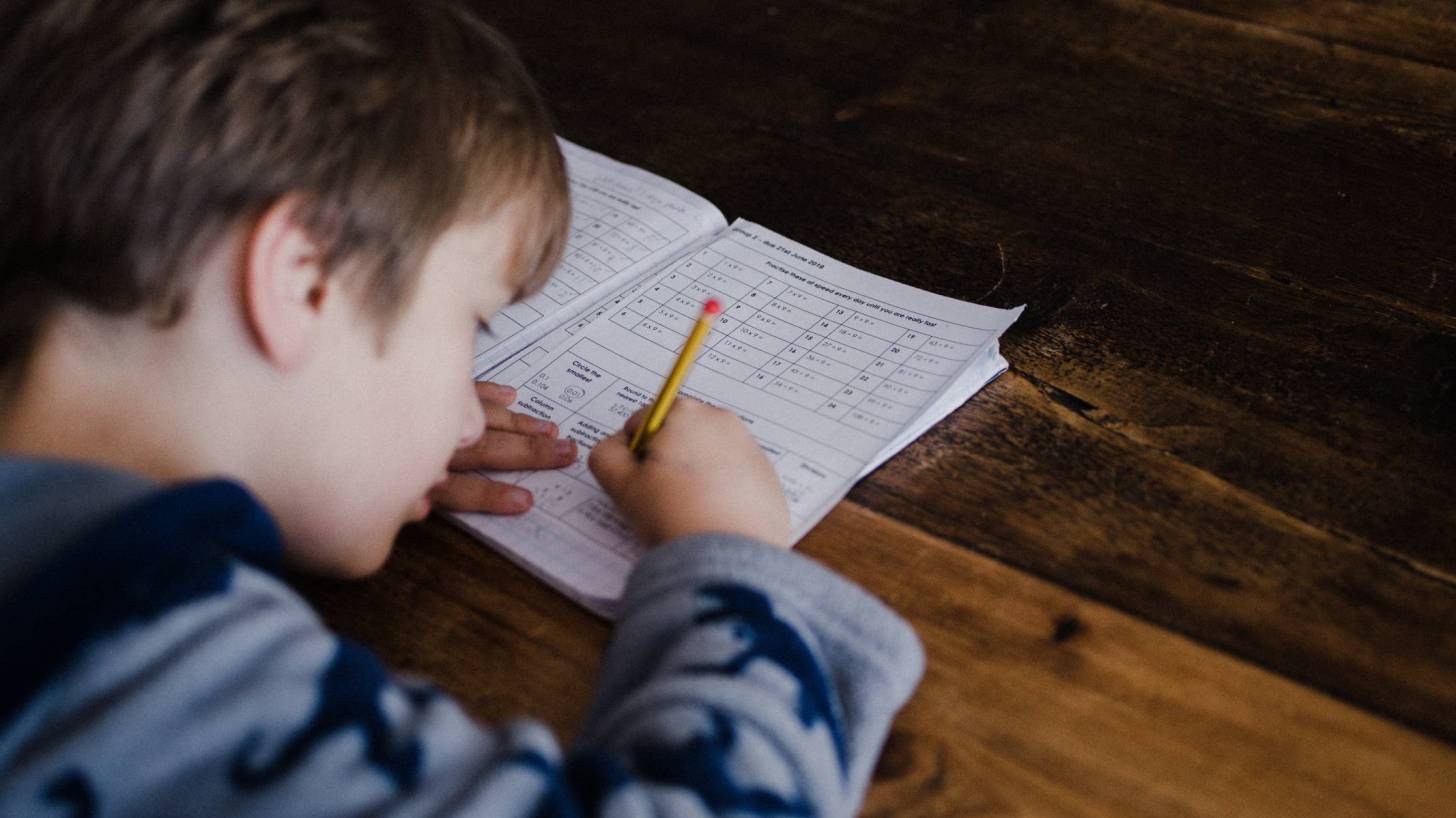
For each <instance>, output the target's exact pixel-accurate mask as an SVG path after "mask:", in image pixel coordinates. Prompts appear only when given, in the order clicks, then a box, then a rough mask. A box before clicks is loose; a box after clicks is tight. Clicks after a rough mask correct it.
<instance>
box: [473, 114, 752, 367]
mask: <svg viewBox="0 0 1456 818" xmlns="http://www.w3.org/2000/svg"><path fill="white" fill-rule="evenodd" d="M558 141H559V142H560V144H561V152H562V155H563V156H565V158H566V167H567V175H568V177H569V179H570V182H571V234H570V236H569V238H568V240H567V245H566V251H565V253H564V254H563V257H562V260H561V264H560V265H559V266H558V267H557V268H556V270H555V271H554V272H553V273H552V274H551V279H550V280H549V281H548V282H547V283H546V287H545V288H544V289H543V290H542V291H541V292H539V293H536V294H535V295H533V296H531V297H530V298H527V299H525V300H524V301H521V302H520V303H517V304H512V305H510V306H508V307H506V308H505V309H503V310H501V311H500V312H499V313H498V314H497V315H496V316H495V317H494V318H493V319H491V322H490V331H489V332H486V331H485V330H481V332H480V333H479V334H478V335H477V336H476V339H475V366H474V372H475V375H476V376H477V377H478V376H479V375H480V374H481V373H482V372H484V371H485V370H487V369H489V368H491V367H492V366H495V365H496V364H498V363H500V362H501V361H503V360H505V359H506V358H508V357H510V356H511V355H513V354H515V353H516V352H519V351H520V350H522V349H525V348H526V347H527V346H529V345H531V344H532V343H534V342H535V341H537V340H539V339H540V338H541V337H543V336H544V335H546V334H547V333H549V332H550V331H551V330H553V329H555V328H556V327H558V326H560V325H562V324H565V323H567V322H569V321H571V320H573V319H575V318H577V317H579V316H581V315H582V314H583V313H585V312H587V311H588V310H589V309H590V308H591V307H592V305H593V304H595V303H596V302H597V301H598V300H600V299H601V298H603V297H604V296H606V295H607V294H609V293H611V292H612V291H613V290H615V289H618V288H620V287H621V286H622V285H623V284H624V283H626V282H630V281H632V280H633V279H636V278H639V277H641V276H643V275H645V274H647V273H648V272H649V271H651V270H653V269H654V268H656V267H657V266H658V265H661V264H663V263H664V262H667V261H669V260H671V259H673V258H675V257H677V256H679V255H681V254H682V253H683V252H685V251H687V250H690V249H691V248H693V247H695V246H697V245H701V244H702V243H704V242H705V241H707V240H708V239H709V238H710V237H711V236H713V235H715V234H717V233H719V232H721V231H722V230H723V228H724V227H726V226H727V222H726V221H725V220H724V219H723V214H722V213H721V212H720V211H719V210H718V208H716V207H714V206H713V204H712V203H711V202H709V201H708V200H707V199H704V198H703V197H701V196H699V195H697V194H696V193H693V192H692V191H690V190H688V189H687V188H684V187H682V186H681V185H678V184H677V183H676V182H672V181H669V180H667V179H664V178H662V177H660V176H656V175H653V174H651V173H649V172H647V171H645V170H642V169H641V168H635V167H632V166H630V165H624V164H622V163H621V162H618V161H616V160H614V159H609V158H607V157H605V156H603V155H601V154H599V153H595V152H593V151H589V150H587V149H586V148H583V147H581V146H580V145H576V144H573V143H571V142H568V141H566V140H565V139H558Z"/></svg>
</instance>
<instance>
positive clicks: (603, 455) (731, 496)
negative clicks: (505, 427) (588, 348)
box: [588, 399, 790, 548]
mask: <svg viewBox="0 0 1456 818" xmlns="http://www.w3.org/2000/svg"><path fill="white" fill-rule="evenodd" d="M646 415H647V410H646V409H643V410H641V411H639V412H637V414H635V415H633V416H632V417H631V418H630V419H629V420H628V421H627V426H626V428H624V429H623V430H622V431H620V432H618V433H616V434H615V435H612V436H611V437H609V438H606V439H605V440H602V441H601V442H600V443H598V444H597V445H596V447H595V448H594V449H593V450H592V453H591V457H590V458H589V459H588V465H590V466H591V470H592V474H595V475H596V477H597V480H598V481H599V482H600V483H601V484H602V488H604V489H606V491H607V494H609V495H611V497H612V499H613V500H615V501H616V503H617V505H618V507H620V508H621V509H622V511H623V513H624V514H626V515H627V518H628V519H629V520H631V522H632V524H633V526H634V527H636V529H637V532H638V534H639V535H640V536H641V537H642V539H643V541H644V542H646V543H647V544H648V545H660V544H662V543H664V542H667V541H668V540H671V539H673V538H676V537H682V536H685V535H688V534H706V533H719V532H721V533H730V534H742V535H744V536H747V537H752V538H754V539H757V540H762V541H764V542H766V543H769V544H771V545H776V546H778V547H780V548H788V547H789V545H790V543H789V506H788V503H787V502H786V501H785V500H784V492H783V489H782V488H781V487H780V485H779V478H778V475H777V474H776V473H775V472H774V469H773V465H772V464H771V463H769V462H768V458H767V457H765V456H764V453H763V450H762V449H760V448H759V446H758V443H757V442H755V441H754V439H753V438H752V437H751V436H749V434H748V429H747V428H746V427H744V425H743V421H741V420H739V419H738V417H737V416H736V415H734V414H733V413H732V412H729V411H727V410H724V409H718V408H716V407H713V406H709V405H707V404H705V403H702V402H700V401H696V400H690V399H688V400H679V401H677V402H675V403H674V404H673V407H672V410H671V411H670V412H668V415H667V419H666V420H665V421H664V422H663V424H662V428H660V429H658V430H657V434H655V435H653V436H652V440H651V442H650V444H649V446H648V448H647V455H646V457H644V458H642V459H640V460H639V459H638V458H637V455H635V454H633V453H632V450H631V449H630V448H628V446H627V441H628V440H630V439H631V436H632V434H633V433H634V432H636V431H637V427H638V425H640V424H641V423H642V421H643V419H644V418H645V417H646Z"/></svg>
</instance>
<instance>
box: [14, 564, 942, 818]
mask: <svg viewBox="0 0 1456 818" xmlns="http://www.w3.org/2000/svg"><path fill="white" fill-rule="evenodd" d="M922 663H923V659H922V658H921V653H920V649H919V646H918V643H917V642H916V641H915V639H914V637H913V635H912V634H911V633H910V631H909V629H908V627H906V626H905V625H904V624H903V623H901V622H900V621H899V620H898V619H896V618H895V617H894V616H893V615H892V614H890V613H889V612H888V610H886V609H885V608H884V607H883V606H881V605H880V604H879V603H878V602H877V601H875V600H874V599H872V598H871V597H869V596H868V595H867V594H865V593H864V592H862V591H860V590H859V589H857V588H855V587H853V586H852V585H850V584H849V583H847V582H846V581H845V580H842V579H840V578H838V577H836V576H835V575H833V574H832V573H830V572H828V571H826V570H824V569H822V568H820V567H818V566H816V565H814V564H813V563H811V562H809V561H808V560H805V559H803V558H800V557H797V556H794V555H790V554H786V553H783V552H779V551H777V550H775V549H772V548H770V547H768V546H766V545H761V544H759V543H756V542H752V541H748V540H742V539H737V538H730V537H699V538H692V539H690V540H685V541H682V542H678V543H675V544H672V545H670V546H668V547H667V548H664V549H662V550H660V551H658V552H656V553H654V554H652V555H650V556H649V557H648V558H647V559H646V560H644V561H643V564H642V565H641V566H640V567H639V569H638V570H637V571H636V572H635V574H634V577H633V579H632V580H631V582H630V583H629V588H628V591H627V595H626V597H625V598H624V602H623V607H622V613H621V617H620V622H619V625H618V628H617V631H616V633H615V635H614V638H613V642H612V644H611V646H610V648H609V649H608V652H607V656H606V659H605V662H604V668H603V679H602V682H601V685H600V688H599V695H598V697H597V699H596V701H595V703H594V706H593V709H592V713H591V715H590V717H589V720H588V723H587V724H586V727H585V730H584V732H583V737H582V740H581V743H580V745H579V746H578V747H577V748H576V749H575V750H574V751H573V752H572V753H571V754H569V755H568V756H565V757H563V754H562V753H561V751H560V749H559V748H558V745H557V743H556V742H555V740H554V739H553V737H552V736H551V735H550V733H549V732H548V731H547V730H546V729H545V728H544V727H542V726H540V725H539V724H536V723H533V722H520V723H515V724H507V725H502V726H500V727H498V728H496V729H493V730H486V729H483V728H481V727H480V726H478V725H476V724H475V723H473V722H472V721H471V720H470V719H469V718H468V717H467V716H466V715H465V714H464V713H463V712H462V711H461V710H460V708H459V707H458V706H457V705H456V704H455V703H454V702H453V701H452V700H450V699H449V698H448V697H446V696H443V695H441V694H439V693H437V692H436V691H434V690H432V689H431V688H429V687H428V686H425V685H422V684H419V683H416V682H413V681H410V680H406V679H399V678H394V677H391V676H390V675H389V674H388V673H387V672H386V671H385V669H384V668H383V666H382V665H381V663H380V662H379V660H378V659H377V658H376V657H375V656H374V655H373V654H371V653H370V652H368V651H367V650H365V649H363V648H361V647H359V646H357V645H355V644H352V643H350V642H348V641H346V640H341V639H339V638H337V637H335V636H334V635H332V634H330V633H329V632H328V631H327V630H326V629H325V628H324V627H323V625H322V624H321V623H320V622H319V621H318V620H317V618H316V616H315V615H314V614H313V612H312V611H311V610H310V609H309V608H308V606H307V605H306V604H305V603H304V602H303V601H302V600H301V599H299V598H298V597H296V596H295V595H294V594H293V592H292V591H291V590H289V589H288V588H287V587H286V586H284V585H282V584H281V583H280V582H278V581H277V580H275V579H273V578H272V577H271V576H268V575H266V574H264V573H262V572H259V571H256V570H251V569H248V568H246V567H239V568H238V569H236V571H235V574H234V576H233V577H232V579H231V581H230V582H229V583H228V585H227V589H226V591H225V592H222V593H216V594H212V595H209V596H205V597H203V598H199V599H196V600H194V601H191V602H190V603H189V604H186V605H183V606H179V607H176V608H174V609H171V610H170V611H169V612H168V613H167V614H166V615H165V616H162V617H160V618H158V619H156V620H155V621H152V622H149V623H147V625H146V626H145V627H136V628H131V629H129V630H127V631H125V632H123V633H119V634H117V635H116V636H114V637H112V638H110V639H108V640H105V641H103V642H101V643H99V644H97V645H94V646H92V647H90V648H88V649H87V651H86V652H85V653H84V655H83V656H82V657H81V660H80V661H79V662H78V663H76V664H75V665H74V666H73V667H71V668H70V669H69V670H68V671H67V673H66V675H65V676H64V678H63V679H62V680H61V682H60V683H58V684H55V685H51V686H50V687H49V689H48V692H47V694H46V695H43V696H41V697H40V699H39V700H38V701H37V702H36V703H34V704H33V705H32V706H31V707H29V708H28V709H27V711H26V712H25V713H23V714H22V715H21V717H20V718H19V720H18V721H17V723H15V724H12V725H11V729H10V730H8V731H6V732H5V733H0V771H3V772H4V776H3V777H4V779H5V780H6V782H7V783H6V784H4V785H0V813H5V814H12V812H13V814H34V815H55V816H82V815H171V814H178V815H180V814H199V815H200V814H207V815H217V816H287V815H308V816H340V817H341V818H342V817H343V816H363V815H370V816H456V815H471V816H475V815H480V816H505V817H510V816H521V818H526V817H527V816H531V817H532V818H548V817H549V816H589V815H603V816H677V815H682V816H702V815H729V814H732V815H740V814H755V815H786V816H790V815H817V816H835V815H849V814H851V813H852V812H853V811H854V810H855V809H856V807H857V805H858V802H859V799H860V797H861V796H862V794H863V790H864V787H865V785H866V781H867V779H868V776H869V772H870V769H871V767H872V765H873V761H874V756H875V755H876V753H877V752H878V749H879V747H880V745H881V743H882V742H883V739H884V735H885V732H886V730H887V727H888V724H889V720H890V718H891V717H892V715H893V713H894V711H895V710H896V709H897V708H898V707H899V705H900V704H901V703H902V702H903V701H904V699H905V698H906V697H907V696H908V695H909V692H910V691H911V689H912V688H913V686H914V684H915V682H916V681H917V679H918V676H919V673H920V668H921V666H922ZM12 807H13V808H15V809H14V810H11V809H10V808H12Z"/></svg>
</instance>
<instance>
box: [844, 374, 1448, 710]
mask: <svg viewBox="0 0 1456 818" xmlns="http://www.w3.org/2000/svg"><path fill="white" fill-rule="evenodd" d="M851 496H852V497H853V498H854V499H855V500H857V501H859V502H863V503H866V504H868V505H871V506H872V507H874V508H876V509H881V510H883V511H885V512H887V513H890V514H893V515H895V516H897V517H901V518H903V519H910V520H914V521H915V523H916V524H917V525H918V526H920V527H922V528H924V529H925V530H928V531H930V532H933V533H935V534H938V535H940V536H943V537H946V538H949V539H952V540H955V541H958V542H961V543H964V544H966V545H969V546H970V547H972V548H975V549H976V550H978V551H981V552H984V553H988V554H991V555H993V556H995V557H997V558H999V559H1002V560H1004V561H1006V562H1007V563H1010V564H1012V565H1017V566H1023V567H1025V568H1027V569H1028V570H1030V571H1032V572H1033V573H1036V574H1038V575H1041V576H1047V577H1052V578H1054V579H1055V580H1056V581H1057V582H1058V583H1060V584H1062V585H1064V586H1066V587H1069V588H1072V589H1075V590H1078V591H1080V592H1082V593H1085V594H1086V595H1088V596H1090V597H1092V598H1095V599H1104V600H1113V601H1115V602H1116V604H1118V605H1119V606H1121V607H1125V608H1127V609H1129V610H1132V611H1134V612H1136V613H1138V614H1139V615H1141V616H1143V617H1144V618H1146V619H1148V620H1150V621H1153V622H1158V623H1161V624H1163V625H1165V626H1167V627H1169V628H1171V629H1174V630H1179V631H1183V632H1185V633H1189V634H1192V635H1195V636H1197V637H1198V638H1199V639H1202V640H1204V641H1206V642H1208V643H1210V644H1213V645H1216V646H1219V647H1221V648H1224V649H1226V650H1228V651H1229V652H1231V653H1234V654H1236V655H1240V656H1246V657H1249V658H1251V659H1253V660H1254V661H1256V662H1258V663H1260V664H1262V665H1264V666H1266V667H1269V668H1273V669H1275V670H1277V671H1279V672H1281V673H1284V674H1287V675H1289V676H1291V677H1293V678H1296V679H1299V680H1301V681H1304V682H1306V683H1308V684H1311V685H1313V686H1315V687H1318V688H1321V689H1324V690H1328V691H1331V692H1333V693H1335V694H1337V695H1339V696H1342V697H1344V698H1347V699H1349V700H1351V701H1354V702H1357V703H1359V704H1361V705H1363V706H1366V707H1370V708H1372V709H1374V710H1377V711H1381V712H1386V713H1391V714H1394V715H1395V716H1397V717H1398V718H1400V719H1402V720H1404V721H1406V722H1408V723H1410V724H1413V725H1417V726H1419V727H1421V728H1423V729H1426V730H1429V731H1431V732H1433V733H1436V734H1439V735H1444V736H1446V737H1448V738H1450V737H1452V736H1456V674H1453V673H1452V668H1453V667H1456V629H1453V628H1452V626H1451V623H1452V622H1456V584H1453V583H1452V582H1451V580H1450V578H1449V577H1446V576H1444V575H1440V574H1435V573H1432V572H1430V571H1427V570H1423V569H1422V568H1421V567H1419V566H1416V565H1412V564H1411V563H1410V562H1408V561H1405V560H1401V559H1398V558H1394V557H1392V556H1391V555H1390V554H1388V553H1386V552H1383V551H1381V550H1379V549H1374V548H1371V547H1369V546H1367V545H1366V544H1364V543H1361V542H1358V541H1352V540H1349V539H1346V538H1343V537H1340V536H1338V535H1335V534H1331V533H1329V532H1326V531H1323V530H1321V529H1319V528H1317V527H1314V526H1310V525H1308V524H1307V523H1304V522H1303V521H1301V520H1298V519H1297V518H1294V517H1292V516H1290V515H1288V514H1285V513H1282V512H1281V511H1279V510H1278V509H1277V508H1273V507H1271V506H1269V505H1268V504H1267V503H1265V502H1264V501H1263V500H1262V499H1261V498H1259V497H1258V496H1257V495H1253V494H1251V493H1249V492H1247V491H1245V490H1243V489H1240V488H1239V487H1237V486H1234V485H1231V484H1228V483H1225V482H1223V481H1220V480H1218V479H1217V478H1216V477H1214V476H1212V475H1210V474H1208V473H1207V472H1205V471H1202V470H1200V469H1196V468H1193V467H1191V466H1189V465H1188V464H1186V463H1183V462H1181V461H1179V460H1178V459H1176V458H1170V457H1167V456H1165V455H1163V454H1162V453H1160V452H1158V451H1156V450H1152V449H1149V448H1148V447H1146V446H1143V445H1141V444H1139V443H1137V442H1136V441H1133V440H1130V439H1128V438H1127V437H1125V436H1123V435H1120V434H1118V433H1116V432H1113V431H1109V430H1106V429H1104V428H1102V427H1101V426H1098V425H1097V424H1094V423H1091V422H1089V421H1087V420H1086V419H1084V418H1083V417H1082V415H1081V414H1080V413H1078V412H1077V411H1075V409H1071V408H1068V407H1065V406H1063V405H1061V404H1060V403H1058V402H1056V401H1055V400H1053V399H1052V398H1051V397H1050V396H1048V395H1046V394H1044V393H1043V392H1041V391H1040V390H1038V389H1037V388H1036V387H1035V386H1034V385H1032V384H1031V383H1030V382H1028V381H1026V380H1025V379H1023V378H1021V377H1019V376H1017V375H1014V374H1012V375H1007V376H1003V377H1002V378H1001V379H1000V380H999V381H997V382H996V383H994V384H992V385H991V386H990V387H989V388H988V389H987V390H986V391H985V392H983V393H982V394H981V395H980V396H978V397H977V398H976V399H975V400H974V401H972V403H971V404H970V405H968V406H967V407H965V408H963V409H962V410H960V411H959V412H957V413H956V414H955V415H954V416H953V417H952V418H951V419H949V420H948V421H947V422H946V423H943V424H941V425H940V426H939V427H937V428H936V429H934V430H932V431H931V432H930V433H929V434H928V435H927V436H926V437H925V438H923V439H922V440H921V441H920V442H919V443H917V444H916V445H915V446H914V447H912V448H911V449H909V450H907V452H906V453H905V454H903V455H902V456H901V457H899V458H896V459H894V460H892V461H890V463H888V464H887V465H886V466H885V467H884V468H883V469H882V470H881V472H880V473H879V474H878V475H876V477H875V478H874V479H872V480H870V481H868V482H867V483H865V484H863V485H861V486H860V487H859V488H858V489H856V490H855V492H854V493H853V494H852V495H851Z"/></svg>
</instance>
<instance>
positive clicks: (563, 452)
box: [556, 437, 576, 457]
mask: <svg viewBox="0 0 1456 818" xmlns="http://www.w3.org/2000/svg"><path fill="white" fill-rule="evenodd" d="M556 454H558V455H560V456H561V457H567V456H569V455H574V454H576V441H575V440H572V439H571V438H569V437H567V438H562V439H561V440H558V441H556Z"/></svg>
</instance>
